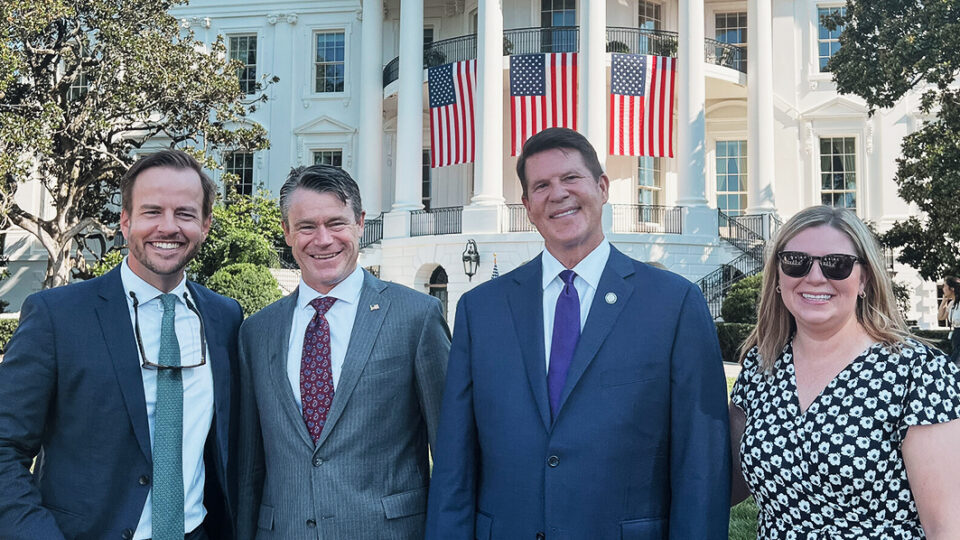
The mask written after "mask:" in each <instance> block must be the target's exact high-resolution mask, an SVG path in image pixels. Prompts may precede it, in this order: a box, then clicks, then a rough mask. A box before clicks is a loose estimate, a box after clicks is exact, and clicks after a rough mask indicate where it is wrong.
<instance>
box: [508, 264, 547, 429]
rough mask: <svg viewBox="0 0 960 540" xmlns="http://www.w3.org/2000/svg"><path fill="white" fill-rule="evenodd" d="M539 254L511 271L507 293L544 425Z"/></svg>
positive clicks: (541, 267)
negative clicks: (511, 285)
mask: <svg viewBox="0 0 960 540" xmlns="http://www.w3.org/2000/svg"><path fill="white" fill-rule="evenodd" d="M540 257H541V256H540V255H538V256H537V257H536V258H535V259H533V260H532V261H530V262H529V263H527V264H526V265H525V266H524V267H522V268H519V269H517V270H515V271H514V272H512V277H513V279H514V284H513V285H514V286H515V290H514V291H512V294H509V295H508V296H507V300H508V302H509V304H510V313H511V315H512V316H513V326H514V328H516V330H517V338H518V341H519V342H520V351H521V353H522V355H523V364H524V368H525V369H526V371H527V379H528V380H529V382H530V389H531V391H532V392H533V399H534V401H535V402H536V404H537V409H538V410H539V411H540V419H541V420H543V427H544V429H548V430H549V428H550V400H549V399H548V398H547V367H546V366H547V363H546V359H545V358H544V354H545V353H544V349H543V280H542V277H541V276H542V272H543V264H542V263H541V260H540Z"/></svg>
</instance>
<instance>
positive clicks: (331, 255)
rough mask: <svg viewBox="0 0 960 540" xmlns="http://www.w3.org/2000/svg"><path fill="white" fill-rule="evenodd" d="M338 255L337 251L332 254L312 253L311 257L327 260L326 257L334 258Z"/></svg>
mask: <svg viewBox="0 0 960 540" xmlns="http://www.w3.org/2000/svg"><path fill="white" fill-rule="evenodd" d="M336 256H337V254H336V253H331V254H330V255H311V256H310V257H311V258H313V259H320V260H326V259H332V258H334V257H336Z"/></svg>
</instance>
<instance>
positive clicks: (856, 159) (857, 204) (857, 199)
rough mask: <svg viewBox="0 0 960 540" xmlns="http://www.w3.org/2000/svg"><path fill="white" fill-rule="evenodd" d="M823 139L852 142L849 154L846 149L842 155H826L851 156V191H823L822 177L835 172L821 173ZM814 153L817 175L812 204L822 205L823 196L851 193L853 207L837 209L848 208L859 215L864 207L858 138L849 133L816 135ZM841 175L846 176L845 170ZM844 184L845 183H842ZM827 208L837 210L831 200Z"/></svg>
mask: <svg viewBox="0 0 960 540" xmlns="http://www.w3.org/2000/svg"><path fill="white" fill-rule="evenodd" d="M825 139H830V140H833V139H844V140H846V139H850V140H852V141H853V151H852V152H851V153H849V154H848V153H846V149H844V153H843V154H832V153H831V154H828V155H829V156H841V157H845V156H851V157H852V158H853V182H854V185H853V189H826V190H825V189H824V188H823V175H824V174H833V173H835V172H836V171H833V170H831V171H829V172H827V173H825V172H824V171H823V158H824V155H823V152H822V150H821V148H822V144H823V141H824V140H825ZM815 151H816V159H815V160H814V165H815V167H816V171H817V175H816V184H815V185H816V199H815V202H814V204H824V203H823V196H824V194H830V195H831V196H835V195H841V194H844V193H852V194H853V207H852V208H851V207H849V206H841V207H839V208H848V209H850V210H852V211H853V212H854V213H855V214H857V215H860V210H861V208H862V206H863V205H864V201H863V198H862V197H861V193H860V186H861V181H860V179H861V162H860V141H859V137H858V136H857V135H854V134H849V133H821V134H818V135H817V136H816V147H815ZM842 174H844V175H846V174H848V172H847V171H846V169H844V170H843V172H842ZM844 184H846V181H844ZM829 206H833V207H834V208H837V206H836V205H835V204H834V203H833V200H831V203H830V205H829Z"/></svg>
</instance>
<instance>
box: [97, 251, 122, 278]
mask: <svg viewBox="0 0 960 540" xmlns="http://www.w3.org/2000/svg"><path fill="white" fill-rule="evenodd" d="M121 261H123V253H121V252H120V250H119V249H115V250H112V251H108V252H107V254H106V255H104V256H103V258H102V259H100V261H98V262H97V264H96V266H94V267H93V269H91V270H90V272H91V273H92V274H93V275H94V276H98V277H99V276H102V275H104V274H106V273H107V272H109V271H110V270H113V268H114V267H115V266H117V265H118V264H120V262H121Z"/></svg>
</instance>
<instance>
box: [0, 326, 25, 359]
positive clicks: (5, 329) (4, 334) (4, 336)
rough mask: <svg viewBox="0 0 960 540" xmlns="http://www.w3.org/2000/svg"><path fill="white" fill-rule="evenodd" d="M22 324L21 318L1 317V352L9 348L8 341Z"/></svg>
mask: <svg viewBox="0 0 960 540" xmlns="http://www.w3.org/2000/svg"><path fill="white" fill-rule="evenodd" d="M19 325H20V319H0V353H2V352H3V351H5V350H7V342H8V341H10V338H11V337H13V331H14V330H16V329H17V326H19Z"/></svg>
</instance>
